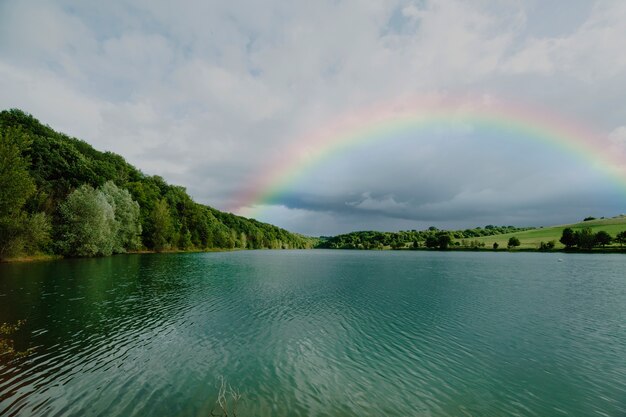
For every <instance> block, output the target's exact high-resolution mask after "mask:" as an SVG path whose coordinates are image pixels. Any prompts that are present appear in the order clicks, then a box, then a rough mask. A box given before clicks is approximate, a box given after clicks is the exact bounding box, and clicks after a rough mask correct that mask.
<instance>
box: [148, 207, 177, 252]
mask: <svg viewBox="0 0 626 417" xmlns="http://www.w3.org/2000/svg"><path fill="white" fill-rule="evenodd" d="M150 218H151V221H152V236H151V240H152V246H153V248H154V249H155V250H157V251H163V250H167V249H170V248H171V247H172V240H173V238H174V228H173V226H172V218H171V216H170V209H169V206H168V204H167V201H166V200H165V199H161V200H159V201H157V203H156V205H155V206H154V210H152V216H151V217H150Z"/></svg>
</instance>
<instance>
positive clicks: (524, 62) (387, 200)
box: [0, 0, 626, 236]
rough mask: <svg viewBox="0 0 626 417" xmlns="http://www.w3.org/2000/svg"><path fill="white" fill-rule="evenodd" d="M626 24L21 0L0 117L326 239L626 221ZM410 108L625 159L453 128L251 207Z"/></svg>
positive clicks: (527, 13)
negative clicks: (348, 122) (34, 124)
mask: <svg viewBox="0 0 626 417" xmlns="http://www.w3.org/2000/svg"><path fill="white" fill-rule="evenodd" d="M625 18H626V4H620V3H615V4H606V3H602V2H593V4H592V3H590V2H584V1H577V2H571V3H570V4H568V8H567V10H561V9H560V8H559V7H558V5H550V4H541V3H539V2H536V1H525V2H517V3H515V2H511V3H504V4H498V5H493V4H487V3H484V4H481V5H467V4H464V3H463V2H460V1H453V0H438V1H427V2H411V1H390V2H385V3H380V4H371V5H364V4H363V3H360V2H349V1H348V2H342V3H333V4H330V3H329V4H325V3H316V4H300V5H296V4H293V5H288V6H285V5H280V4H278V3H271V4H268V5H265V6H264V7H262V8H256V6H255V5H245V4H238V5H233V4H229V5H224V4H219V3H215V4H211V3H204V2H199V1H187V2H184V3H182V4H181V5H180V6H179V7H177V8H172V7H171V6H169V5H167V4H166V3H159V2H151V3H145V4H143V3H136V4H134V5H131V3H130V2H124V1H120V2H116V3H114V4H97V3H93V4H91V3H89V4H81V5H75V4H71V3H69V2H64V1H61V2H59V3H56V4H49V3H46V2H33V3H29V4H25V3H21V2H17V1H8V2H4V3H3V4H2V5H0V31H1V32H2V33H1V35H0V74H1V75H2V77H0V106H1V107H2V108H21V109H23V110H24V111H26V112H28V113H30V114H32V115H33V116H34V117H36V118H37V119H38V120H40V121H41V122H42V123H44V124H48V125H49V126H51V127H52V128H53V129H54V130H57V131H61V132H63V133H65V134H67V135H69V136H72V137H77V138H79V139H82V140H85V141H86V142H88V143H90V144H91V145H92V146H94V148H96V149H98V150H101V151H111V152H115V153H117V154H119V155H121V156H123V157H124V158H125V159H126V160H127V161H129V162H130V163H131V164H133V165H135V166H136V167H137V168H139V169H140V170H141V171H143V172H145V173H147V174H149V175H160V176H162V177H163V178H164V179H166V180H167V181H168V182H170V183H172V184H177V185H181V186H184V187H185V188H187V190H188V192H189V193H190V195H191V196H192V197H193V198H194V199H195V200H196V201H198V202H200V203H203V204H207V205H210V206H212V207H215V208H218V209H220V210H229V209H230V210H233V211H235V212H239V213H241V214H244V215H246V214H247V215H249V216H252V217H254V218H256V219H257V220H259V221H263V222H267V223H271V224H275V225H277V226H280V227H282V228H285V229H287V230H289V231H293V232H297V233H301V234H305V235H309V236H326V235H336V234H341V233H349V232H351V231H359V230H379V231H399V230H412V229H416V230H421V229H425V228H428V227H429V226H435V227H437V228H440V229H465V228H471V227H477V226H478V225H481V226H480V227H484V225H488V224H494V225H515V226H519V227H528V226H534V227H540V226H548V225H554V224H565V223H574V222H578V221H581V220H582V219H583V218H584V217H587V216H596V217H600V216H606V217H612V216H617V215H619V214H621V213H623V212H624V207H626V179H625V178H623V176H620V175H616V176H615V177H611V176H610V175H607V174H606V173H605V172H604V169H607V166H606V165H609V164H613V165H615V166H614V168H615V169H617V170H618V172H619V170H623V169H624V168H625V167H626V121H625V120H626V119H625V118H624V116H625V115H626V103H623V100H621V98H622V97H623V96H624V94H626V58H625V57H624V56H623V54H621V49H622V43H623V39H624V38H625V37H626V25H624V24H623V21H624V19H625ZM348 20H350V21H351V22H353V24H351V25H345V24H344V23H343V22H345V21H348ZM453 22H454V24H451V23H453ZM319 28H324V30H319ZM441 44H445V45H446V46H445V48H443V49H442V48H440V47H438V46H437V45H441ZM413 97H434V98H435V100H440V102H443V101H445V100H448V99H449V98H450V97H460V100H459V101H460V104H458V106H457V108H456V110H458V111H462V110H463V109H465V108H477V107H485V108H498V106H500V105H501V104H502V103H513V104H515V105H525V106H529V107H531V108H537V109H539V108H541V109H548V110H549V111H550V112H551V113H554V114H555V115H557V116H558V117H559V118H561V119H562V120H565V121H568V122H571V123H572V124H576V125H580V126H584V127H585V128H588V129H589V130H592V131H594V132H595V135H596V136H597V146H598V148H599V149H600V148H602V149H604V151H605V152H606V153H610V154H611V155H612V156H613V158H614V160H613V161H608V160H602V159H601V158H595V159H594V158H591V157H589V159H588V160H585V159H584V158H579V157H577V156H576V155H573V154H572V153H568V152H566V151H564V150H563V149H557V148H555V147H552V146H547V145H546V144H544V143H539V142H538V141H536V140H534V139H533V138H532V137H530V136H528V137H523V136H520V137H516V138H514V139H513V140H503V139H509V136H507V134H505V133H506V132H505V133H503V132H498V131H494V130H489V129H484V128H481V127H480V126H478V125H476V124H473V123H472V122H471V121H469V122H467V123H457V122H455V121H454V120H449V121H447V122H446V123H444V124H440V125H438V126H436V127H435V128H433V129H430V130H425V131H410V130H409V131H405V132H401V133H400V134H398V135H396V136H393V137H389V138H386V139H385V140H382V141H372V142H371V143H364V144H361V145H358V146H353V147H348V148H347V149H346V150H345V151H343V152H336V153H329V155H328V156H327V157H324V158H319V160H318V162H316V163H313V164H311V165H310V167H309V169H308V170H304V169H303V170H302V171H301V172H299V173H298V177H297V179H296V180H294V181H293V182H292V183H290V184H288V185H287V186H285V187H283V188H282V189H281V190H280V192H277V193H276V195H274V196H273V197H272V198H268V199H266V200H263V199H257V200H249V201H245V204H247V205H240V206H239V207H234V206H236V205H237V204H239V203H240V202H239V201H238V196H239V195H241V194H242V193H245V192H246V191H245V190H246V189H248V188H250V187H251V185H254V184H256V181H257V180H258V179H259V178H262V177H264V176H267V175H268V172H269V171H270V170H271V169H277V170H280V169H282V168H283V167H284V166H287V164H288V163H293V164H294V166H300V165H303V164H305V162H306V161H308V159H307V158H308V157H309V155H316V154H320V153H322V152H323V149H325V148H324V147H323V146H322V144H321V143H317V142H314V141H313V142H308V143H307V142H305V141H304V139H306V138H308V137H311V136H314V135H315V134H316V133H315V132H319V131H325V132H327V136H326V137H329V138H332V137H338V136H339V135H340V134H341V132H342V130H341V126H339V127H337V126H336V125H335V124H336V122H337V120H342V119H349V117H350V116H351V115H355V114H356V115H359V114H363V113H364V112H365V111H366V110H367V109H369V108H372V107H376V106H381V107H384V109H383V110H384V111H388V112H393V111H396V110H395V109H396V107H397V108H400V109H402V106H403V105H404V106H409V110H410V104H407V103H410V102H411V100H412V98H413ZM384 103H394V105H395V106H396V107H393V106H387V107H385V105H384ZM453 110H455V109H451V112H452V111H453ZM366 125H367V124H366V123H365V122H363V123H362V124H361V125H358V126H363V127H365V126H366ZM333 135H334V136H333ZM305 145H306V146H305ZM290 149H296V150H298V152H296V153H291V154H288V155H290V157H291V159H289V160H287V161H286V160H285V154H286V153H287V152H286V151H287V150H290ZM300 158H302V159H300ZM300 161H303V162H302V164H301V163H300ZM291 172H295V171H294V170H292V171H288V170H285V174H284V175H291ZM622 172H623V171H622ZM270 185H271V184H270Z"/></svg>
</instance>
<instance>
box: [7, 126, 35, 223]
mask: <svg viewBox="0 0 626 417" xmlns="http://www.w3.org/2000/svg"><path fill="white" fill-rule="evenodd" d="M29 146H30V140H29V138H28V136H26V134H24V133H23V132H22V130H21V129H19V128H8V129H5V130H4V131H3V132H1V133H0V216H2V217H5V216H11V215H14V214H15V213H17V212H19V211H21V209H22V207H23V206H24V203H26V200H27V199H28V198H29V197H30V196H31V195H33V193H34V192H35V182H34V181H33V179H32V178H31V177H30V174H29V173H28V165H29V163H28V160H26V159H25V158H23V157H22V152H24V151H26V150H27V149H28V147H29Z"/></svg>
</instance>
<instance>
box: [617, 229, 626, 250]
mask: <svg viewBox="0 0 626 417" xmlns="http://www.w3.org/2000/svg"><path fill="white" fill-rule="evenodd" d="M615 241H616V242H617V243H619V245H620V247H624V243H626V230H623V231H621V232H619V233H618V234H617V235H615Z"/></svg>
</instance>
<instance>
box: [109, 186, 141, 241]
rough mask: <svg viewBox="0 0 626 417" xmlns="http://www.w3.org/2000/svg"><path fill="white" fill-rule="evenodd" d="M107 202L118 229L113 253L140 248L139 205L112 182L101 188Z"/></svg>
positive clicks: (125, 191)
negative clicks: (112, 211)
mask: <svg viewBox="0 0 626 417" xmlns="http://www.w3.org/2000/svg"><path fill="white" fill-rule="evenodd" d="M101 191H102V193H104V196H105V197H106V199H107V202H108V203H109V204H110V205H111V207H113V210H114V213H115V220H116V221H117V223H118V225H119V227H118V230H117V235H116V237H115V243H114V245H113V252H115V253H122V252H126V250H135V249H139V248H140V247H141V219H140V213H139V204H138V203H137V202H136V201H135V200H133V198H132V197H131V195H130V193H129V192H128V190H124V189H122V188H118V187H117V185H115V183H113V181H107V182H106V183H105V184H104V185H103V186H102V187H101Z"/></svg>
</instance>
